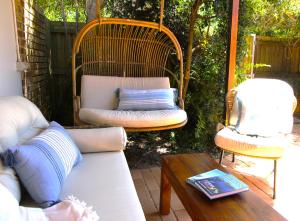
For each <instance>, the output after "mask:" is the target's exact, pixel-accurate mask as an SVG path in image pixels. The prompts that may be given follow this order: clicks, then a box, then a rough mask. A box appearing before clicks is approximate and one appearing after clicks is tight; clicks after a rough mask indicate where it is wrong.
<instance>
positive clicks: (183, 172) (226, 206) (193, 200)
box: [160, 153, 286, 221]
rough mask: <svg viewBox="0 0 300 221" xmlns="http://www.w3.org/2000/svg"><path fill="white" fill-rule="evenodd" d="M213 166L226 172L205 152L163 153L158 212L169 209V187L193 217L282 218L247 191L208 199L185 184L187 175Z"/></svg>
mask: <svg viewBox="0 0 300 221" xmlns="http://www.w3.org/2000/svg"><path fill="white" fill-rule="evenodd" d="M216 168H217V169H219V170H222V171H225V172H228V171H226V169H225V168H223V167H222V166H220V165H219V164H218V163H216V162H215V161H214V160H213V159H212V158H211V157H210V156H209V155H208V154H205V153H201V154H179V155H166V156H163V157H162V169H161V190H160V191H161V192H160V213H161V214H162V215H167V214H169V212H170V201H171V186H172V187H173V188H174V190H175V192H176V194H177V195H178V197H179V199H180V200H181V202H182V204H183V205H184V207H185V209H186V210H187V212H188V213H189V215H190V216H191V218H192V219H193V220H207V221H214V220H215V221H220V220H224V221H225V220H230V221H235V220H236V221H246V220H251V221H254V220H259V221H261V220H264V221H266V220H270V221H271V220H272V221H274V220H276V221H277V220H286V219H285V218H284V217H283V216H282V215H280V214H279V213H278V212H277V211H276V210H274V209H273V208H272V207H271V206H269V205H268V204H267V203H265V202H264V201H263V200H262V199H260V198H259V197H258V196H256V194H255V193H253V192H252V191H251V190H249V191H246V192H243V193H239V194H236V195H232V196H228V197H224V198H219V199H215V200H210V199H208V198H207V197H206V195H204V193H202V192H200V191H198V190H197V189H195V188H194V187H192V186H190V185H189V184H187V183H186V179H187V178H188V177H190V176H194V175H196V174H199V173H203V172H207V171H209V170H212V169H216Z"/></svg>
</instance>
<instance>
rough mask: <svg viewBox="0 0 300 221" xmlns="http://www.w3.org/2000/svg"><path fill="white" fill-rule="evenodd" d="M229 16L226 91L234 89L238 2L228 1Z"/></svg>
mask: <svg viewBox="0 0 300 221" xmlns="http://www.w3.org/2000/svg"><path fill="white" fill-rule="evenodd" d="M229 2H230V10H231V13H230V16H229V21H228V34H229V36H228V46H227V67H226V74H227V91H229V90H230V89H232V88H233V87H234V81H235V76H234V75H235V65H236V49H237V33H238V17H239V3H240V0H230V1H229Z"/></svg>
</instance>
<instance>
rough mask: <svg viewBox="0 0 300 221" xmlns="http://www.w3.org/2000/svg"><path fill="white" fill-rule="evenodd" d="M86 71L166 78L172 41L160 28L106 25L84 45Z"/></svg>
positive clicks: (84, 39)
mask: <svg viewBox="0 0 300 221" xmlns="http://www.w3.org/2000/svg"><path fill="white" fill-rule="evenodd" d="M80 51H81V56H82V71H83V74H88V75H101V76H120V77H163V76H164V75H165V66H166V62H167V59H168V55H169V54H170V52H173V53H174V52H175V53H176V51H175V48H174V46H173V44H172V41H171V40H170V39H169V38H168V36H167V35H166V34H165V33H163V32H160V31H159V30H156V29H152V28H149V27H137V26H133V25H120V24H105V25H101V26H97V27H95V28H94V29H92V30H90V31H89V32H88V33H87V34H86V35H85V36H84V38H83V40H82V43H81V47H80Z"/></svg>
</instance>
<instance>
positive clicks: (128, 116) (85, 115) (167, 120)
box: [79, 108, 187, 128]
mask: <svg viewBox="0 0 300 221" xmlns="http://www.w3.org/2000/svg"><path fill="white" fill-rule="evenodd" d="M79 117H80V119H81V120H82V121H84V122H86V123H90V124H94V125H113V126H122V127H127V128H130V127H131V128H147V127H161V126H166V125H175V124H179V123H183V122H184V121H186V119H187V115H186V112H185V111H184V110H181V109H176V110H154V111H118V110H101V109H92V108H81V109H80V111H79Z"/></svg>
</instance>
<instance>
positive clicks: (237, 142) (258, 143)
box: [215, 127, 289, 158]
mask: <svg viewBox="0 0 300 221" xmlns="http://www.w3.org/2000/svg"><path fill="white" fill-rule="evenodd" d="M215 144H216V145H217V146H218V147H221V148H222V149H224V150H225V151H229V152H235V153H239V154H243V155H247V156H254V157H255V156H256V157H264V158H279V157H281V156H282V154H283V151H284V148H285V147H287V146H288V144H289V142H288V139H287V137H286V136H276V137H257V136H247V135H242V134H239V133H237V132H235V131H232V130H231V129H229V128H227V127H225V128H223V129H222V130H220V131H219V132H218V133H217V135H216V136H215Z"/></svg>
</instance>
